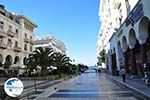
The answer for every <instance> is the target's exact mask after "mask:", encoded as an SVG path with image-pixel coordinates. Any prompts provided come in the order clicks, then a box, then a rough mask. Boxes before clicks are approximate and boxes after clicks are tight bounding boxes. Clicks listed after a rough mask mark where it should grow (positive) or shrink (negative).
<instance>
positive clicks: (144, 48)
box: [140, 44, 146, 75]
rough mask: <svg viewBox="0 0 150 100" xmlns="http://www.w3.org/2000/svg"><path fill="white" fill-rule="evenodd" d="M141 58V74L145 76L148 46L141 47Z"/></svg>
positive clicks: (142, 45)
mask: <svg viewBox="0 0 150 100" xmlns="http://www.w3.org/2000/svg"><path fill="white" fill-rule="evenodd" d="M140 51H141V52H140V56H141V73H142V75H143V74H144V63H145V62H146V44H141V45H140Z"/></svg>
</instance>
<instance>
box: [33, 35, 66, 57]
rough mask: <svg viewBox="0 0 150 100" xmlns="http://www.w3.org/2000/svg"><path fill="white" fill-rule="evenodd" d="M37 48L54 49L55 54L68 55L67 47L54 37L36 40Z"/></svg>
mask: <svg viewBox="0 0 150 100" xmlns="http://www.w3.org/2000/svg"><path fill="white" fill-rule="evenodd" d="M34 43H35V48H37V47H43V48H52V49H53V50H54V52H60V53H62V54H66V47H65V45H64V43H63V42H62V41H60V40H58V39H56V38H55V37H53V36H46V37H39V38H37V39H36V40H35V42H34Z"/></svg>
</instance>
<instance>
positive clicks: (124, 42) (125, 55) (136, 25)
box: [101, 0, 150, 76]
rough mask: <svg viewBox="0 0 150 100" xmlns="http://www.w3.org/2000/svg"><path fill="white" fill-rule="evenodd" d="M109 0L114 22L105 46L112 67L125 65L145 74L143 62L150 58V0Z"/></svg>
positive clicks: (128, 70) (110, 69) (128, 71)
mask: <svg viewBox="0 0 150 100" xmlns="http://www.w3.org/2000/svg"><path fill="white" fill-rule="evenodd" d="M102 1H103V0H102ZM107 1H109V3H110V11H111V15H112V17H113V19H111V22H112V24H113V25H115V26H113V27H111V28H112V29H113V30H114V32H113V33H110V34H112V36H111V38H109V41H108V45H107V47H108V48H107V50H106V51H108V52H107V66H109V71H110V72H112V73H115V72H116V71H118V70H120V67H122V66H124V67H125V68H126V70H127V73H128V74H129V75H138V76H143V74H144V66H143V64H144V63H145V62H148V61H150V45H149V40H150V12H149V10H150V6H149V4H150V0H107ZM113 14H114V15H113ZM101 34H105V33H101Z"/></svg>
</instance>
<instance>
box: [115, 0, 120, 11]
mask: <svg viewBox="0 0 150 100" xmlns="http://www.w3.org/2000/svg"><path fill="white" fill-rule="evenodd" d="M120 2H121V1H120V0H114V1H113V8H114V9H117V8H118V7H119V5H120Z"/></svg>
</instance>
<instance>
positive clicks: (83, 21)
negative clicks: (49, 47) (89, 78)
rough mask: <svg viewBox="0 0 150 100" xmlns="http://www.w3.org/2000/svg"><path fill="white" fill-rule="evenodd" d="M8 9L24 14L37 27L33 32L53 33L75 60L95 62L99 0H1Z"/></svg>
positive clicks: (38, 34) (87, 63)
mask: <svg viewBox="0 0 150 100" xmlns="http://www.w3.org/2000/svg"><path fill="white" fill-rule="evenodd" d="M0 4H3V5H4V6H5V9H6V10H7V11H9V12H14V13H17V14H23V15H25V16H26V17H27V18H29V19H30V20H31V21H32V22H34V23H35V24H36V25H37V26H38V27H37V29H36V30H35V35H36V36H49V35H52V36H55V37H56V38H57V39H59V40H61V41H62V42H63V43H64V44H65V46H66V48H67V56H69V57H70V58H71V59H75V62H76V63H82V64H86V65H94V64H96V63H97V57H96V47H97V36H98V31H99V17H98V10H99V0H1V1H0Z"/></svg>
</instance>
